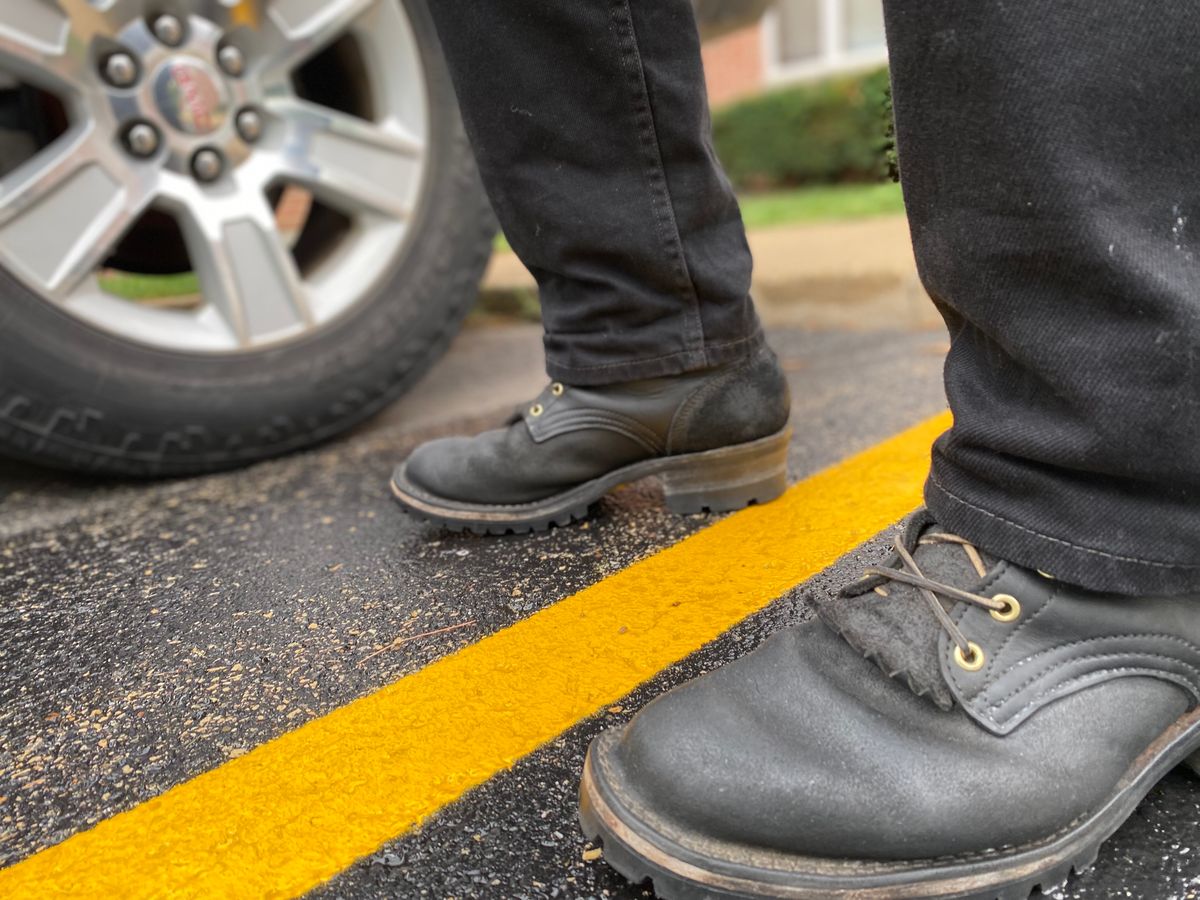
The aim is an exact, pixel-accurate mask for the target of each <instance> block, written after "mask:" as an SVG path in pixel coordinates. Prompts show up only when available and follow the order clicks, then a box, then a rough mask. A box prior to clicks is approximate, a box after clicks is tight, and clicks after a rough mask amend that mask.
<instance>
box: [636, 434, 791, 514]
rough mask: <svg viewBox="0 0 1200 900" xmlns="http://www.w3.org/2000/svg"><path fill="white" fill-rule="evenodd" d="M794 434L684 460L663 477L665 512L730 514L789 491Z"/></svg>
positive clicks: (680, 460)
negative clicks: (788, 461)
mask: <svg viewBox="0 0 1200 900" xmlns="http://www.w3.org/2000/svg"><path fill="white" fill-rule="evenodd" d="M791 436H792V430H791V429H790V428H785V429H784V430H783V431H781V432H779V433H778V434H774V435H771V437H766V438H761V439H759V440H757V441H751V442H750V443H748V444H738V445H737V446H734V447H722V448H721V449H719V450H709V451H707V452H705V453H692V454H689V455H687V456H681V457H679V459H678V462H677V463H676V465H675V466H673V467H672V468H670V469H668V470H667V471H665V472H663V473H662V474H661V475H660V476H659V480H660V481H661V482H662V486H663V493H664V494H665V496H666V502H667V508H668V509H670V510H671V512H674V513H678V514H680V515H687V514H689V513H698V512H704V511H706V510H707V511H708V512H728V511H730V510H735V509H742V508H743V507H746V506H749V505H751V504H752V503H768V502H770V501H771V500H774V499H775V498H776V497H778V496H779V495H780V494H782V493H783V492H784V491H785V490H787V451H788V442H789V441H790V440H791Z"/></svg>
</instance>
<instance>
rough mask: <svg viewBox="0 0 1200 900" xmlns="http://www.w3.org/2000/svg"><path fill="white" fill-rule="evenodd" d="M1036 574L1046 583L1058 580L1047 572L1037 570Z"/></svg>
mask: <svg viewBox="0 0 1200 900" xmlns="http://www.w3.org/2000/svg"><path fill="white" fill-rule="evenodd" d="M1037 573H1038V574H1039V575H1041V576H1042V577H1043V578H1045V579H1046V580H1047V581H1058V579H1057V578H1055V577H1054V576H1053V575H1051V574H1050V573H1049V572H1043V571H1042V570H1041V569H1038V570H1037Z"/></svg>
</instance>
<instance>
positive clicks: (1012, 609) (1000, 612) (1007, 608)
mask: <svg viewBox="0 0 1200 900" xmlns="http://www.w3.org/2000/svg"><path fill="white" fill-rule="evenodd" d="M992 599H993V600H995V601H996V602H997V603H1003V604H1004V609H993V610H989V611H990V612H991V614H992V618H993V619H995V620H996V621H997V622H1015V621H1017V619H1019V618H1021V601H1020V600H1018V599H1017V598H1016V597H1014V596H1013V595H1012V594H997V595H996V596H994V597H993V598H992Z"/></svg>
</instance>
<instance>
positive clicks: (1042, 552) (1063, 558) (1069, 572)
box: [925, 475, 1200, 596]
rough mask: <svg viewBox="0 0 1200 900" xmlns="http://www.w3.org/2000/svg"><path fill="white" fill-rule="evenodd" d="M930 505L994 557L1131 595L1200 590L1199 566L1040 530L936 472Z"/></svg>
mask: <svg viewBox="0 0 1200 900" xmlns="http://www.w3.org/2000/svg"><path fill="white" fill-rule="evenodd" d="M925 503H926V505H927V506H928V507H929V510H930V512H932V513H933V515H934V518H936V519H937V522H938V524H939V525H941V526H942V527H943V528H945V529H947V530H948V531H952V532H954V533H955V534H958V535H961V536H962V537H964V538H966V539H967V540H969V541H971V542H972V543H974V544H976V545H977V546H979V547H981V548H982V549H984V550H986V551H987V552H988V553H991V554H993V555H995V556H999V557H1001V558H1002V559H1006V560H1008V561H1010V562H1013V563H1016V564H1017V565H1019V566H1024V567H1025V568H1028V569H1040V570H1041V571H1042V572H1045V573H1048V574H1050V575H1052V576H1053V577H1054V578H1057V579H1059V580H1061V581H1065V582H1067V583H1069V584H1074V585H1079V586H1081V587H1084V588H1087V589H1089V590H1094V591H1101V592H1105V593H1115V594H1126V595H1130V596H1146V595H1153V594H1157V595H1165V596H1170V595H1175V594H1187V593H1194V592H1196V591H1200V566H1193V565H1187V564H1172V563H1164V562H1158V561H1154V560H1145V559H1138V558H1136V557H1131V556H1122V555H1119V554H1114V553H1107V552H1105V551H1103V550H1100V549H1095V548H1091V547H1084V546H1081V545H1079V544H1075V543H1072V542H1071V541H1070V540H1067V539H1063V538H1057V537H1051V536H1050V535H1045V534H1041V533H1039V532H1037V531H1034V530H1033V529H1032V528H1028V527H1026V526H1024V525H1021V524H1019V523H1017V522H1014V521H1012V520H1011V519H1007V518H1005V517H1003V516H1001V515H999V514H997V513H994V512H991V511H989V510H986V509H984V508H983V507H981V506H978V505H976V504H975V503H973V502H971V501H970V500H969V499H966V498H964V497H960V496H956V495H955V494H952V493H950V492H949V491H948V490H947V489H946V487H945V485H944V484H942V483H941V482H940V481H939V480H938V478H937V477H936V475H931V476H930V478H929V480H928V481H927V482H926V483H925Z"/></svg>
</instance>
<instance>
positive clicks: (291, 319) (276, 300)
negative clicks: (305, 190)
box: [181, 197, 312, 346]
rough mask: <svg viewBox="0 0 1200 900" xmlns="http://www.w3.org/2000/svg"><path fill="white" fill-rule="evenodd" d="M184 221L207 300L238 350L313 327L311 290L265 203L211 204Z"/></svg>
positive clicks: (240, 200) (203, 204)
mask: <svg viewBox="0 0 1200 900" xmlns="http://www.w3.org/2000/svg"><path fill="white" fill-rule="evenodd" d="M181 218H182V222H181V224H182V226H183V233H184V238H185V240H186V242H187V245H188V252H189V254H190V255H191V259H192V266H193V268H194V269H195V271H196V274H197V276H198V277H199V279H200V286H201V289H202V290H203V292H204V298H205V300H206V301H207V302H208V303H209V304H210V305H211V306H212V307H213V308H214V309H216V310H217V311H218V312H219V313H220V315H221V317H222V319H224V321H225V323H226V325H227V326H228V327H229V329H230V331H232V332H233V334H234V335H235V337H236V338H237V342H238V344H239V345H241V346H249V345H251V344H254V343H256V342H258V341H262V340H268V339H270V338H272V337H277V336H279V335H281V334H286V333H288V332H290V331H293V330H295V329H297V328H301V327H308V326H309V325H311V323H312V314H311V312H310V309H309V306H308V298H307V288H306V286H305V284H304V281H303V280H302V279H301V277H300V272H299V270H298V269H297V267H296V262H295V259H294V258H293V256H292V253H291V251H290V250H289V249H288V247H287V245H286V244H285V243H284V240H283V236H282V235H281V234H280V232H279V229H278V227H277V226H276V222H275V213H274V210H272V209H271V207H270V206H269V205H268V204H267V202H266V200H265V199H259V200H257V201H254V202H248V200H247V198H246V197H240V198H235V199H233V200H211V201H210V200H206V201H203V202H199V203H194V204H192V205H191V206H190V207H189V208H188V209H187V211H186V212H184V213H183V214H182V217H181Z"/></svg>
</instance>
